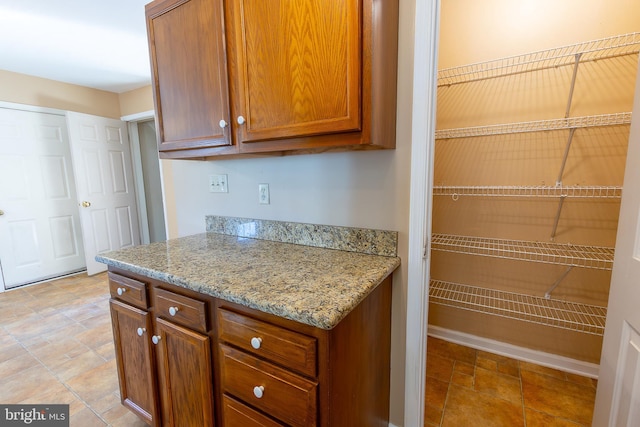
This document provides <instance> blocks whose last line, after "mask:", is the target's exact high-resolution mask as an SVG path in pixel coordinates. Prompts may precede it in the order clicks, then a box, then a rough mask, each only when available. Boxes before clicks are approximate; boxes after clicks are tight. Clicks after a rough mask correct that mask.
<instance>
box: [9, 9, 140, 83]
mask: <svg viewBox="0 0 640 427" xmlns="http://www.w3.org/2000/svg"><path fill="white" fill-rule="evenodd" d="M149 2H150V0H107V1H95V0H89V1H88V0H0V70H8V71H13V72H16V73H22V74H28V75H32V76H37V77H43V78H47V79H52V80H58V81H62V82H66V83H73V84H76V85H81V86H88V87H92V88H96V89H102V90H106V91H110V92H116V93H121V92H126V91H129V90H132V89H137V88H139V87H142V86H146V85H148V84H150V82H151V75H150V69H149V52H148V47H147V33H146V24H145V16H144V5H145V4H146V3H149ZM0 84H2V82H1V81H0Z"/></svg>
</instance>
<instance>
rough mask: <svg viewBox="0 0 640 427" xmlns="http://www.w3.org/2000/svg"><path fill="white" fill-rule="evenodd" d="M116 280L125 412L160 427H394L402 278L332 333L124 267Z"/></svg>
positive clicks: (113, 274) (113, 272) (114, 273)
mask: <svg viewBox="0 0 640 427" xmlns="http://www.w3.org/2000/svg"><path fill="white" fill-rule="evenodd" d="M109 279H110V284H109V286H110V289H111V295H112V299H111V301H110V304H111V315H112V321H113V334H114V339H115V348H116V358H117V363H118V374H119V380H120V390H121V396H122V404H123V405H125V406H126V407H127V408H129V409H130V410H132V411H133V412H135V413H136V414H138V415H139V416H140V418H142V419H143V420H144V421H145V422H147V423H148V424H150V425H153V426H187V427H191V426H198V427H200V426H205V427H206V426H214V425H219V426H225V427H257V426H262V427H277V426H291V427H297V426H301V427H314V426H321V427H329V426H333V427H343V426H344V427H359V426H362V427H383V426H384V427H387V426H388V423H389V421H388V420H389V385H390V345H391V341H390V336H391V278H387V279H385V280H384V281H383V283H381V284H380V285H379V286H378V287H377V288H376V289H375V290H374V291H373V292H371V293H370V294H369V296H367V298H366V299H365V300H364V301H362V302H361V303H360V304H359V305H358V306H357V307H355V308H354V309H353V310H352V311H351V312H350V313H349V314H348V315H347V316H346V317H345V318H344V319H343V320H342V321H341V322H340V323H338V325H336V326H335V327H334V328H333V329H331V330H325V329H320V328H315V327H313V326H309V325H306V324H302V323H299V322H295V321H292V320H287V319H284V318H281V317H278V316H274V315H271V314H266V313H263V312H260V311H257V310H254V309H251V308H247V307H245V306H242V305H238V304H234V303H230V302H226V301H222V300H219V299H216V298H213V297H211V296H208V295H204V294H200V293H197V292H194V291H191V290H188V289H183V288H180V287H177V286H173V285H169V284H167V283H164V282H159V281H157V280H155V279H150V278H146V277H144V276H140V275H136V274H133V273H129V272H126V271H121V270H117V269H114V268H112V267H110V272H109ZM147 301H149V302H147Z"/></svg>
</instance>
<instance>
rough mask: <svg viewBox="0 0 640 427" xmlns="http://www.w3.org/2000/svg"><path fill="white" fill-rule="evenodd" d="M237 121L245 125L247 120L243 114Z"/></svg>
mask: <svg viewBox="0 0 640 427" xmlns="http://www.w3.org/2000/svg"><path fill="white" fill-rule="evenodd" d="M236 121H237V122H238V124H239V125H243V124H244V123H245V122H246V120H245V119H244V117H242V116H238V118H237V119H236Z"/></svg>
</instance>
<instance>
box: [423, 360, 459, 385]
mask: <svg viewBox="0 0 640 427" xmlns="http://www.w3.org/2000/svg"><path fill="white" fill-rule="evenodd" d="M453 364H454V360H453V359H449V358H446V357H442V356H439V355H437V354H432V355H430V356H429V357H427V378H436V379H438V380H441V381H447V382H449V381H450V380H451V374H452V373H453Z"/></svg>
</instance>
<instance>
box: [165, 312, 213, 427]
mask: <svg viewBox="0 0 640 427" xmlns="http://www.w3.org/2000/svg"><path fill="white" fill-rule="evenodd" d="M156 334H157V335H155V336H154V343H155V342H157V343H158V344H157V349H156V350H157V352H156V353H157V355H158V373H159V378H160V381H159V386H160V392H161V396H162V398H161V401H162V420H163V425H166V426H185V427H187V426H212V425H214V420H213V381H212V375H211V342H210V339H209V337H208V336H206V335H203V334H201V333H198V332H194V331H191V330H189V329H186V328H183V327H182V326H178V325H174V324H173V323H170V322H167V321H165V320H163V319H157V320H156Z"/></svg>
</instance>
